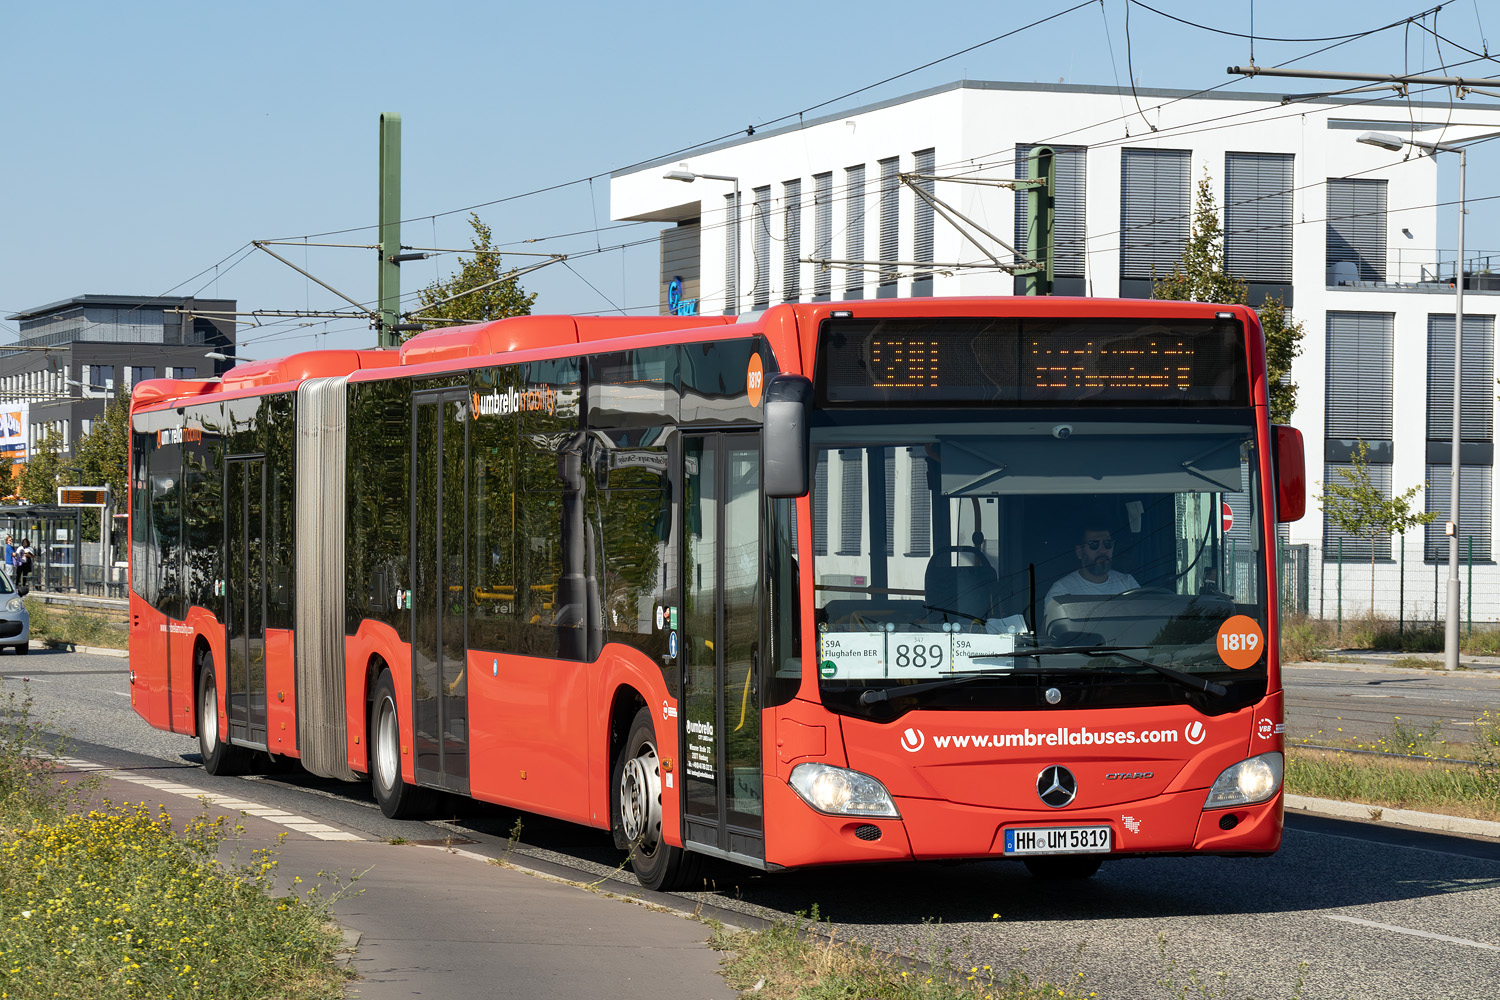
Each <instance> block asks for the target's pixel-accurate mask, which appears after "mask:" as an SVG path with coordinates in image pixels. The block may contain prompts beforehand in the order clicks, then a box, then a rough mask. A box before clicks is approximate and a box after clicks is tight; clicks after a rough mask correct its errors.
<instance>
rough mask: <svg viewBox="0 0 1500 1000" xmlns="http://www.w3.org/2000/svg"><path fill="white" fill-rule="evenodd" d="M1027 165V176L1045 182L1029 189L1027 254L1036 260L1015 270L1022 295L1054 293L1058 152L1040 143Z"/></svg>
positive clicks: (1027, 190) (1027, 198)
mask: <svg viewBox="0 0 1500 1000" xmlns="http://www.w3.org/2000/svg"><path fill="white" fill-rule="evenodd" d="M1027 165H1028V168H1029V169H1028V173H1027V176H1028V177H1030V178H1031V179H1032V180H1038V181H1042V182H1043V183H1041V184H1033V185H1031V186H1029V187H1028V188H1027V189H1026V234H1027V235H1026V254H1027V256H1028V257H1030V258H1031V259H1032V260H1033V261H1035V262H1036V263H1035V265H1034V266H1032V267H1027V268H1025V269H1022V270H1018V271H1017V272H1016V274H1017V275H1018V276H1019V277H1020V278H1021V294H1022V295H1051V294H1052V257H1053V253H1054V250H1055V247H1054V240H1053V229H1052V227H1053V223H1054V221H1055V214H1056V198H1055V197H1054V192H1055V191H1056V184H1057V154H1055V153H1054V152H1053V151H1052V147H1051V146H1037V147H1036V148H1035V149H1033V150H1032V151H1031V155H1030V156H1028V157H1027Z"/></svg>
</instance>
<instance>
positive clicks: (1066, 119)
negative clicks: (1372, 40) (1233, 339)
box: [610, 81, 1500, 621]
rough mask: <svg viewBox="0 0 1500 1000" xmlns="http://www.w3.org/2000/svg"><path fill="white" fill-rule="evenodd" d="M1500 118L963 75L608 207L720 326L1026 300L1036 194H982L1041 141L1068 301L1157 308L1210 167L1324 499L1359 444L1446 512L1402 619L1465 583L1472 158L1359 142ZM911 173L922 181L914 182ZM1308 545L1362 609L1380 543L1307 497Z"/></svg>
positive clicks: (1488, 605)
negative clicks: (1455, 574) (1021, 291)
mask: <svg viewBox="0 0 1500 1000" xmlns="http://www.w3.org/2000/svg"><path fill="white" fill-rule="evenodd" d="M1138 108H1139V110H1138ZM1497 130H1500V107H1497V106H1495V105H1493V104H1491V105H1489V106H1488V107H1485V106H1479V105H1477V102H1476V106H1468V105H1458V106H1456V107H1455V106H1452V105H1450V104H1449V103H1448V102H1446V101H1444V102H1442V103H1423V102H1418V101H1406V100H1394V99H1392V100H1384V99H1381V100H1372V99H1370V95H1368V94H1361V95H1351V96H1348V97H1341V98H1327V99H1321V100H1305V101H1293V102H1288V103H1285V104H1283V102H1282V99H1281V95H1279V94H1244V93H1235V94H1230V93H1217V94H1191V93H1189V92H1186V91H1166V90H1138V91H1135V92H1134V93H1132V92H1131V91H1130V90H1129V89H1123V90H1121V89H1117V88H1112V87H1083V86H1072V85H1061V84H1059V85H1037V84H1018V83H992V82H978V81H961V82H958V83H954V84H950V85H948V86H944V87H938V88H934V89H932V90H927V91H922V92H920V93H916V94H912V95H910V96H907V97H902V98H898V99H895V100H891V101H886V102H883V103H880V104H875V105H871V106H868V107H864V108H860V109H858V110H855V111H851V112H848V113H845V114H839V115H832V116H829V117H825V118H819V119H816V120H810V121H806V122H803V123H799V124H798V125H795V126H791V127H786V128H778V129H770V130H767V131H764V132H759V133H757V134H755V135H753V136H747V137H745V138H743V139H739V140H735V141H732V142H727V143H723V144H720V145H717V146H713V147H709V148H705V149H703V150H700V151H698V152H696V153H694V154H693V155H692V156H691V157H689V158H688V159H687V160H686V161H685V162H679V160H678V159H677V158H673V159H671V160H663V161H659V162H653V163H648V164H645V165H642V166H638V167H635V168H633V169H631V170H629V171H622V172H620V173H617V174H616V175H615V176H614V177H613V178H612V180H611V185H610V197H611V202H610V204H611V214H612V217H613V218H614V219H616V220H642V219H644V220H654V221H660V222H665V223H673V225H671V226H670V227H669V228H667V229H664V230H663V232H662V237H661V253H662V270H661V291H660V297H661V308H662V311H663V312H666V311H668V309H669V308H670V306H669V300H670V301H673V302H675V301H676V300H677V295H678V294H680V297H681V299H682V300H684V301H683V303H682V304H681V305H679V306H678V307H677V309H678V311H687V310H689V309H692V308H696V309H697V310H698V311H700V312H703V313H729V312H744V311H752V310H756V309H761V308H765V307H766V306H768V305H770V304H772V303H776V302H783V301H803V302H806V301H815V300H823V299H833V300H842V299H859V298H874V297H886V296H918V295H945V296H951V295H1005V294H1011V293H1012V292H1013V291H1014V290H1015V288H1016V279H1015V278H1013V277H1012V276H1011V274H1010V273H1009V272H1008V271H1007V270H1005V269H1004V268H1003V267H1002V266H1000V265H1012V264H1014V263H1015V260H1016V257H1017V254H1016V253H1014V252H1013V251H1012V250H1010V249H1009V248H1007V247H1005V246H1003V245H1001V243H1000V242H999V241H998V240H996V239H994V238H992V237H998V238H999V239H1000V240H1004V241H1005V242H1007V243H1009V244H1010V245H1011V246H1013V247H1019V248H1020V249H1021V251H1022V252H1023V253H1024V250H1025V242H1026V239H1025V209H1024V201H1023V200H1022V199H1023V198H1024V196H1023V195H1018V194H1017V193H1016V192H1014V191H1013V190H1010V189H1008V188H1005V187H1003V186H999V185H996V184H993V183H974V182H976V181H978V182H985V181H994V180H1000V179H1008V178H1014V177H1019V176H1025V174H1026V169H1027V168H1026V153H1027V151H1028V150H1029V149H1030V148H1031V145H1033V144H1040V143H1046V144H1048V145H1050V146H1052V147H1053V148H1054V149H1055V150H1057V151H1058V153H1059V156H1058V160H1057V201H1056V263H1055V274H1056V279H1057V280H1056V285H1055V292H1056V293H1057V294H1065V295H1066V294H1073V295H1091V296H1106V297H1108V296H1125V297H1145V296H1148V295H1149V294H1150V288H1151V279H1152V275H1153V273H1155V274H1157V275H1162V274H1165V273H1166V272H1168V271H1170V270H1171V268H1172V266H1173V264H1174V263H1175V262H1176V260H1177V259H1178V257H1179V255H1180V251H1181V248H1182V246H1183V243H1184V242H1185V240H1186V239H1187V236H1188V233H1189V226H1190V221H1191V211H1192V206H1193V198H1194V192H1195V188H1196V184H1197V182H1198V180H1199V179H1201V178H1203V177H1204V176H1205V175H1206V176H1207V177H1208V178H1209V180H1210V183H1211V184H1212V187H1213V191H1214V195H1215V198H1216V199H1217V201H1218V204H1219V205H1220V206H1221V210H1222V211H1223V213H1224V214H1223V216H1222V219H1223V222H1224V228H1225V231H1226V237H1225V253H1226V257H1227V261H1228V266H1229V269H1230V271H1231V273H1233V274H1234V275H1235V276H1237V277H1239V278H1241V279H1243V280H1246V281H1247V282H1248V283H1249V287H1250V291H1251V302H1252V304H1257V305H1258V304H1259V303H1260V302H1261V301H1262V300H1263V298H1264V297H1265V296H1266V295H1267V294H1274V295H1280V296H1282V297H1283V299H1284V301H1285V303H1286V305H1287V306H1288V307H1289V308H1290V309H1291V311H1292V313H1293V314H1294V315H1295V317H1296V318H1297V319H1298V320H1300V321H1301V322H1302V323H1303V324H1304V326H1305V328H1306V330H1307V336H1306V338H1305V339H1304V341H1303V352H1302V356H1301V357H1300V358H1298V359H1297V361H1296V363H1295V366H1294V369H1293V379H1294V381H1295V382H1296V383H1297V385H1298V387H1299V389H1298V395H1297V411H1296V415H1295V417H1294V420H1293V423H1294V424H1295V425H1296V426H1297V427H1299V428H1300V429H1301V430H1302V433H1303V435H1304V437H1305V439H1306V443H1307V452H1308V478H1309V480H1310V491H1311V492H1312V493H1320V492H1321V491H1322V487H1321V484H1322V483H1323V482H1324V481H1327V480H1329V479H1332V478H1333V477H1334V475H1335V469H1336V468H1337V467H1338V466H1339V465H1341V464H1343V463H1347V462H1348V460H1349V456H1350V454H1351V452H1352V450H1353V448H1354V445H1355V442H1356V441H1357V440H1363V441H1365V442H1366V443H1367V444H1368V446H1369V449H1370V452H1369V455H1370V462H1371V468H1372V473H1373V475H1374V477H1375V478H1376V479H1377V480H1378V481H1379V482H1381V483H1382V485H1384V486H1385V487H1386V488H1387V489H1388V490H1389V489H1390V488H1391V487H1392V486H1394V487H1395V489H1396V490H1397V491H1398V492H1399V491H1401V490H1404V489H1405V488H1407V487H1410V486H1413V485H1422V484H1425V486H1426V489H1425V490H1424V492H1423V495H1422V497H1421V498H1419V499H1418V501H1417V504H1418V507H1419V509H1426V510H1429V511H1437V512H1439V517H1438V519H1437V522H1436V523H1435V524H1434V525H1433V526H1431V527H1428V528H1417V529H1415V530H1413V531H1412V532H1410V533H1408V534H1407V536H1406V538H1405V546H1404V551H1405V572H1404V574H1403V573H1401V572H1400V567H1399V566H1398V562H1399V560H1400V554H1401V552H1402V541H1401V539H1400V538H1392V539H1390V540H1389V541H1385V540H1380V541H1378V542H1377V544H1376V547H1375V567H1374V572H1375V581H1374V583H1375V590H1376V605H1377V610H1379V611H1381V612H1382V613H1386V614H1391V615H1394V614H1395V612H1396V610H1397V607H1398V593H1399V592H1400V590H1401V588H1402V587H1403V584H1404V590H1405V606H1406V609H1407V614H1408V617H1411V616H1413V615H1417V616H1420V617H1424V618H1425V617H1430V616H1432V615H1433V614H1434V609H1436V614H1437V615H1438V616H1441V614H1442V601H1443V590H1442V587H1441V585H1440V582H1439V577H1440V576H1441V577H1444V578H1446V575H1447V569H1446V563H1447V543H1446V539H1445V538H1444V536H1443V534H1442V522H1443V521H1444V520H1446V519H1447V508H1448V500H1449V469H1450V449H1451V437H1450V433H1451V431H1450V428H1451V424H1452V418H1451V412H1452V411H1451V407H1452V396H1451V389H1452V381H1453V379H1452V370H1453V368H1452V364H1453V361H1452V358H1453V348H1452V342H1453V313H1454V294H1453V276H1454V272H1455V268H1454V258H1455V251H1454V249H1453V248H1452V247H1449V248H1446V249H1440V248H1439V247H1438V222H1439V214H1440V212H1446V213H1448V217H1449V218H1450V219H1451V217H1452V215H1453V213H1454V212H1455V209H1454V208H1453V207H1441V208H1440V207H1439V205H1438V203H1439V201H1440V198H1439V196H1438V177H1439V172H1440V171H1443V170H1450V171H1456V170H1457V157H1454V156H1449V155H1440V156H1439V157H1437V158H1436V159H1433V158H1430V157H1425V156H1423V157H1418V156H1410V157H1407V156H1404V155H1403V154H1402V153H1393V152H1390V151H1388V150H1384V149H1380V148H1378V147H1374V146H1370V145H1365V144H1360V143H1357V142H1356V141H1355V140H1356V138H1357V137H1358V136H1359V135H1360V134H1361V133H1362V132H1365V131H1380V132H1387V133H1393V134H1396V135H1398V136H1403V137H1408V138H1416V139H1418V140H1421V141H1443V142H1455V141H1461V140H1463V139H1464V138H1465V137H1466V136H1476V135H1481V134H1486V133H1490V132H1494V131H1497ZM674 172H675V173H677V174H678V175H679V177H678V178H677V179H673V178H670V177H668V176H667V175H668V174H669V173H674ZM902 174H912V175H917V176H916V177H913V178H911V179H910V181H909V183H903V182H902V181H901V179H900V175H902ZM694 175H696V176H695V179H694V180H693V181H692V183H688V184H684V183H681V180H682V179H684V178H686V177H694ZM710 175H712V176H710ZM1449 176H1450V177H1451V176H1452V175H1451V174H1450V175H1449ZM921 177H929V178H931V177H935V178H937V179H936V180H924V179H919V178H921ZM913 185H917V186H921V187H923V188H924V189H925V190H926V191H928V192H930V193H932V194H933V195H934V196H935V197H936V198H937V199H938V200H939V202H940V206H939V209H938V210H934V208H933V207H932V206H931V205H930V204H929V203H928V202H927V201H925V200H924V199H922V198H919V197H918V196H917V194H916V192H915V191H914V190H913V187H912V186H913ZM736 187H737V188H738V191H739V194H740V202H739V205H740V212H739V215H738V221H736V216H735V213H734V197H735V195H734V191H735V189H736ZM1479 193H1487V192H1479ZM943 205H946V206H948V207H949V208H950V209H951V211H948V212H944V211H943V210H942V209H941V206H943ZM1445 221H1446V220H1445ZM960 227H963V228H966V229H967V230H968V232H969V234H970V236H971V237H972V239H971V238H969V237H966V236H965V235H964V234H963V233H962V232H961V231H960ZM825 261H826V262H829V263H827V264H824V263H815V262H825ZM997 262H998V263H997ZM1489 263H1490V261H1489V260H1488V258H1487V256H1486V255H1483V254H1482V253H1481V252H1477V251H1470V252H1469V253H1468V254H1467V255H1466V267H1465V271H1466V273H1467V274H1468V275H1469V277H1468V281H1467V284H1466V286H1465V287H1466V295H1465V300H1464V313H1465V322H1464V338H1463V347H1464V352H1463V353H1464V366H1465V373H1466V374H1465V381H1464V389H1463V400H1464V405H1465V407H1466V409H1465V417H1464V420H1463V422H1462V423H1463V426H1462V434H1461V442H1462V451H1463V459H1462V460H1463V463H1464V465H1463V470H1462V474H1461V476H1460V486H1461V490H1462V498H1461V503H1460V508H1461V511H1460V512H1461V514H1462V517H1461V522H1460V527H1459V533H1460V546H1461V548H1460V553H1461V555H1463V556H1464V557H1465V561H1466V563H1467V560H1468V554H1469V551H1470V547H1471V545H1472V553H1473V571H1472V572H1473V587H1472V594H1470V592H1469V588H1468V586H1467V570H1466V571H1465V595H1464V600H1465V602H1466V603H1467V602H1468V601H1469V600H1470V599H1472V602H1473V617H1474V620H1476V621H1492V620H1496V619H1500V586H1497V584H1500V570H1497V568H1496V566H1495V564H1494V562H1493V555H1494V554H1493V551H1492V547H1491V525H1492V524H1494V522H1495V510H1494V503H1495V495H1494V490H1493V488H1492V481H1493V467H1494V434H1493V424H1494V420H1493V413H1494V403H1495V337H1494V325H1495V322H1494V320H1495V312H1496V305H1497V304H1500V298H1497V297H1496V293H1500V275H1495V276H1491V275H1490V274H1489V273H1488V268H1487V266H1486V265H1488V264H1489ZM1496 263H1497V264H1500V262H1496ZM674 278H680V283H679V285H680V293H676V292H675V291H673V290H671V289H670V287H669V286H671V285H672V283H673V279H674ZM1334 481H1337V480H1334ZM1287 537H1288V542H1289V543H1290V544H1291V545H1292V546H1294V547H1295V546H1306V549H1305V550H1297V551H1299V552H1305V554H1306V557H1307V559H1308V562H1307V563H1304V564H1303V565H1306V566H1307V567H1308V572H1307V577H1308V579H1307V589H1306V591H1305V592H1306V593H1307V594H1308V599H1307V603H1308V606H1309V610H1310V611H1311V612H1312V613H1313V614H1315V615H1316V614H1319V613H1320V611H1321V613H1322V614H1323V615H1325V616H1326V617H1330V618H1331V617H1333V616H1334V615H1335V613H1336V610H1337V608H1336V606H1337V601H1338V593H1337V591H1338V587H1337V581H1338V579H1339V576H1340V568H1339V565H1338V554H1339V551H1340V542H1341V541H1342V554H1343V564H1342V579H1343V593H1342V597H1343V607H1342V610H1343V613H1344V614H1345V615H1350V614H1356V613H1360V612H1363V611H1364V610H1365V609H1366V608H1367V606H1368V604H1369V596H1368V595H1369V588H1370V562H1369V559H1370V542H1369V540H1368V539H1363V540H1362V539H1357V538H1350V537H1346V536H1343V535H1342V533H1341V532H1340V531H1339V530H1338V529H1337V528H1335V527H1333V526H1331V525H1328V524H1325V523H1324V519H1323V517H1322V515H1321V512H1320V510H1319V507H1318V505H1317V503H1316V501H1314V500H1311V499H1310V500H1309V516H1308V517H1307V518H1305V519H1304V520H1302V521H1301V522H1298V523H1296V524H1293V525H1291V526H1290V531H1289V533H1288V536H1287Z"/></svg>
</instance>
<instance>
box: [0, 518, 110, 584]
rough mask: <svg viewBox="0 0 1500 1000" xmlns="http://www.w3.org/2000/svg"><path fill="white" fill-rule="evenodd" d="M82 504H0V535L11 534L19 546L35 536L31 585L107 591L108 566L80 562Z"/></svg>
mask: <svg viewBox="0 0 1500 1000" xmlns="http://www.w3.org/2000/svg"><path fill="white" fill-rule="evenodd" d="M82 523H83V518H82V508H79V507H64V506H62V505H60V504H55V503H39V504H23V505H20V506H14V507H0V537H3V536H4V535H9V536H11V540H12V541H13V542H15V544H16V545H17V546H19V545H20V544H21V540H22V539H25V538H29V539H31V548H32V551H33V552H34V553H35V565H34V566H33V568H32V571H31V589H32V590H43V591H49V592H52V593H87V592H95V593H99V594H104V593H105V592H106V591H107V590H108V589H109V588H108V587H107V586H106V579H105V573H104V567H103V566H101V565H97V562H98V560H95V563H96V565H92V566H88V567H84V566H82V565H80V559H79V552H80V549H79V546H80V542H81V539H82Z"/></svg>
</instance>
